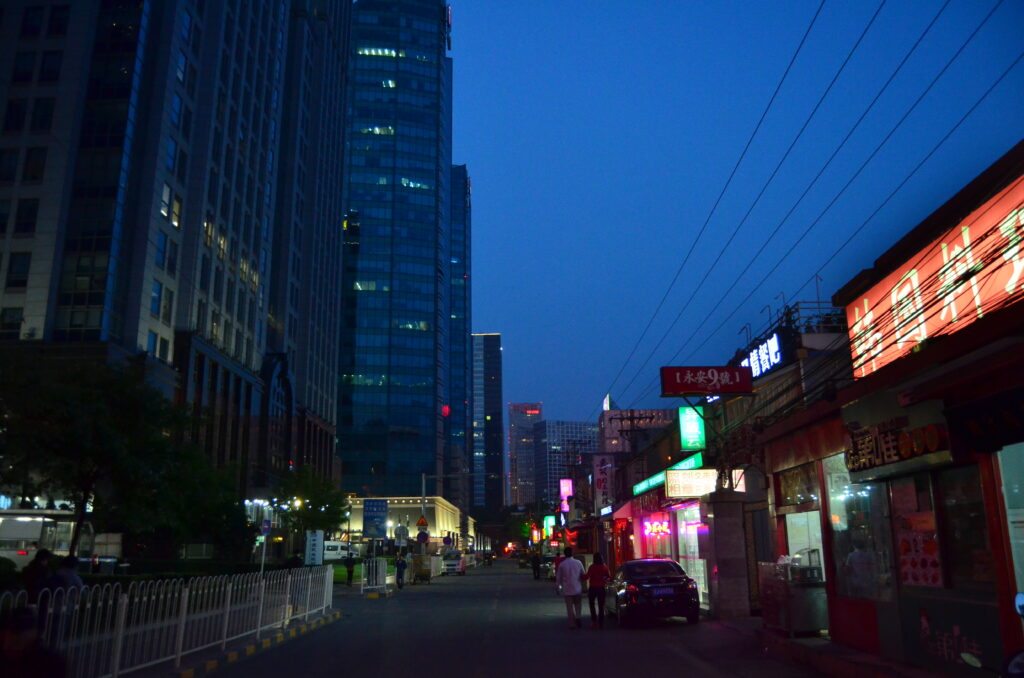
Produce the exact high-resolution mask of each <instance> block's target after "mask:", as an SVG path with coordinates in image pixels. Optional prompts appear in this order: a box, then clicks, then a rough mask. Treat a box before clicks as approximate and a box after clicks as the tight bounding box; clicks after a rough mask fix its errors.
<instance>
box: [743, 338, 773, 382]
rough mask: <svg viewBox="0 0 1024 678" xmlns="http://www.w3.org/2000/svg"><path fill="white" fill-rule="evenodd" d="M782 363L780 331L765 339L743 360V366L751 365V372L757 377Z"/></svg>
mask: <svg viewBox="0 0 1024 678" xmlns="http://www.w3.org/2000/svg"><path fill="white" fill-rule="evenodd" d="M781 364H782V342H781V341H780V340H779V333H778V332H776V333H775V334H773V335H772V336H770V337H768V338H767V339H765V340H764V341H763V342H761V343H760V344H758V345H757V346H756V347H754V348H753V349H752V350H751V351H750V355H748V356H747V357H746V358H745V359H744V360H743V362H741V363H740V365H742V366H743V367H749V368H750V372H751V374H753V376H754V378H755V379H757V378H758V377H760V376H761V375H762V374H764V373H765V372H767V371H768V370H770V369H772V368H775V367H778V366H779V365H781Z"/></svg>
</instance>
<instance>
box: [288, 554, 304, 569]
mask: <svg viewBox="0 0 1024 678" xmlns="http://www.w3.org/2000/svg"><path fill="white" fill-rule="evenodd" d="M303 564H304V563H303V562H302V551H295V552H294V553H292V557H291V558H289V559H288V560H286V561H284V567H285V569H286V570H293V569H295V568H296V567H302V566H303Z"/></svg>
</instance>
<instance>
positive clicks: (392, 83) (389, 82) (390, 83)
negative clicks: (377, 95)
mask: <svg viewBox="0 0 1024 678" xmlns="http://www.w3.org/2000/svg"><path fill="white" fill-rule="evenodd" d="M380 84H381V85H382V86H384V87H386V88H388V89H393V88H394V87H395V81H394V80H384V81H382V82H381V83H380Z"/></svg>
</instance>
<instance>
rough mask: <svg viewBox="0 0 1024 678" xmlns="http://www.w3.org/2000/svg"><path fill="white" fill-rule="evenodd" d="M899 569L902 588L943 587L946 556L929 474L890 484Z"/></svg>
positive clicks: (894, 481) (920, 474)
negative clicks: (940, 551) (944, 556)
mask: <svg viewBox="0 0 1024 678" xmlns="http://www.w3.org/2000/svg"><path fill="white" fill-rule="evenodd" d="M889 492H890V497H891V499H892V514H893V528H894V531H895V533H894V535H893V538H894V541H895V546H896V559H897V568H898V570H899V575H900V584H901V585H902V586H929V587H934V588H939V587H941V586H942V583H943V582H942V555H941V554H940V553H939V537H938V532H937V525H936V520H935V505H934V502H933V499H932V484H931V479H930V477H929V476H928V474H926V473H919V474H918V475H915V476H912V477H909V478H899V479H897V480H893V481H891V482H890V483H889Z"/></svg>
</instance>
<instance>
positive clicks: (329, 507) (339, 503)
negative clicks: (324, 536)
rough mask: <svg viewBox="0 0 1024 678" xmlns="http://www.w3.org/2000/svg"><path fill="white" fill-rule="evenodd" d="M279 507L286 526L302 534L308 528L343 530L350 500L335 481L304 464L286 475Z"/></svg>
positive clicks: (279, 491)
mask: <svg viewBox="0 0 1024 678" xmlns="http://www.w3.org/2000/svg"><path fill="white" fill-rule="evenodd" d="M275 507H276V508H277V509H279V510H280V511H281V517H282V521H283V522H284V524H285V526H286V527H288V528H289V529H291V530H292V531H294V532H295V533H296V534H297V535H298V536H299V537H301V536H303V535H305V533H306V530H324V531H331V530H337V529H340V526H341V523H342V522H344V520H345V511H346V510H348V509H349V502H348V499H347V498H346V497H345V494H344V493H343V492H341V490H340V489H338V487H337V485H335V484H334V482H333V481H331V480H330V479H328V478H325V477H323V476H320V475H317V474H316V473H314V472H313V469H312V467H309V466H303V467H301V468H299V469H298V470H296V471H292V472H290V473H289V474H288V475H287V476H286V477H285V479H284V481H283V482H282V483H281V487H280V488H279V489H278V497H277V499H276V501H275Z"/></svg>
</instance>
